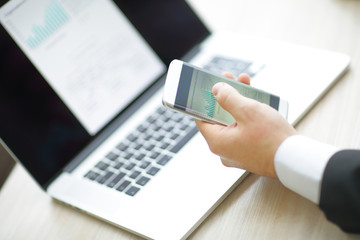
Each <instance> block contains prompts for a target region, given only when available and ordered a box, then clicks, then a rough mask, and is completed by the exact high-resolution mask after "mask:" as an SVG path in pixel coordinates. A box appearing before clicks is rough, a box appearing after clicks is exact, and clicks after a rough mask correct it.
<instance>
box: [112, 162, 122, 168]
mask: <svg viewBox="0 0 360 240" xmlns="http://www.w3.org/2000/svg"><path fill="white" fill-rule="evenodd" d="M122 166H124V163H122V162H116V163H115V165H114V168H115V169H120V168H121V167H122Z"/></svg>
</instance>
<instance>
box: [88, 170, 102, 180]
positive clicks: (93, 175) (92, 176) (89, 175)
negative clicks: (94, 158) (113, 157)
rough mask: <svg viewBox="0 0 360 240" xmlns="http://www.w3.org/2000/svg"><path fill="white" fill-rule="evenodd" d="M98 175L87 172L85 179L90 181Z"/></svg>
mask: <svg viewBox="0 0 360 240" xmlns="http://www.w3.org/2000/svg"><path fill="white" fill-rule="evenodd" d="M99 175H100V174H98V173H96V172H93V171H89V172H88V173H87V174H86V175H85V177H86V178H88V179H90V180H95V179H96V178H97V177H98V176H99Z"/></svg>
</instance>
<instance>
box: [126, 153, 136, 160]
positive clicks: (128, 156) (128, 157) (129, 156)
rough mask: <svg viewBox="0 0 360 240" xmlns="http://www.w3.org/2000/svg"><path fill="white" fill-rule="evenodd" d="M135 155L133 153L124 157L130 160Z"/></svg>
mask: <svg viewBox="0 0 360 240" xmlns="http://www.w3.org/2000/svg"><path fill="white" fill-rule="evenodd" d="M133 155H134V154H132V153H126V155H125V156H124V158H125V159H126V160H129V159H130V158H131V157H132V156H133Z"/></svg>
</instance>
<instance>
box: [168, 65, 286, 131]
mask: <svg viewBox="0 0 360 240" xmlns="http://www.w3.org/2000/svg"><path fill="white" fill-rule="evenodd" d="M218 82H225V83H227V84H229V85H231V86H233V87H234V88H235V89H237V91H238V92H239V93H240V94H242V95H243V96H245V97H249V98H252V99H255V100H257V101H259V102H262V103H265V104H268V105H270V106H271V107H273V108H274V109H276V110H278V111H279V112H280V114H281V115H283V116H284V117H285V118H286V117H287V112H288V104H287V102H286V101H285V100H283V99H281V98H280V97H278V96H275V95H273V94H270V93H267V92H264V91H262V90H259V89H256V88H253V87H251V86H249V85H246V84H243V83H239V82H237V81H234V80H231V79H228V78H226V77H223V76H220V75H215V74H213V73H211V72H209V71H206V70H204V69H201V68H198V67H195V66H192V65H190V64H188V63H184V62H182V61H179V60H174V61H172V62H171V64H170V66H169V70H168V74H167V77H166V82H165V87H164V94H163V104H164V106H165V107H168V108H170V109H173V110H176V111H179V112H182V113H185V114H187V115H191V116H193V117H195V118H197V119H200V120H204V121H208V122H212V123H218V124H222V125H231V124H233V123H234V122H235V119H234V118H233V116H232V115H231V114H230V113H229V112H227V111H225V110H224V109H223V108H222V107H221V106H220V105H219V104H218V103H217V102H216V100H215V97H214V95H213V93H212V87H213V86H214V85H215V84H216V83H218Z"/></svg>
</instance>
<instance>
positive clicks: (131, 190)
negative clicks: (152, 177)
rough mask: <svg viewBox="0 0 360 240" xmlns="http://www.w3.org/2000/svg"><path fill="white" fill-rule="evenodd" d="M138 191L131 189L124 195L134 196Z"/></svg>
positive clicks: (136, 188) (137, 189) (135, 188)
mask: <svg viewBox="0 0 360 240" xmlns="http://www.w3.org/2000/svg"><path fill="white" fill-rule="evenodd" d="M139 190H140V188H138V187H134V186H133V187H131V188H129V189H128V190H127V191H126V192H125V193H126V194H127V195H130V196H135V194H136V193H137V192H138V191H139Z"/></svg>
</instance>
